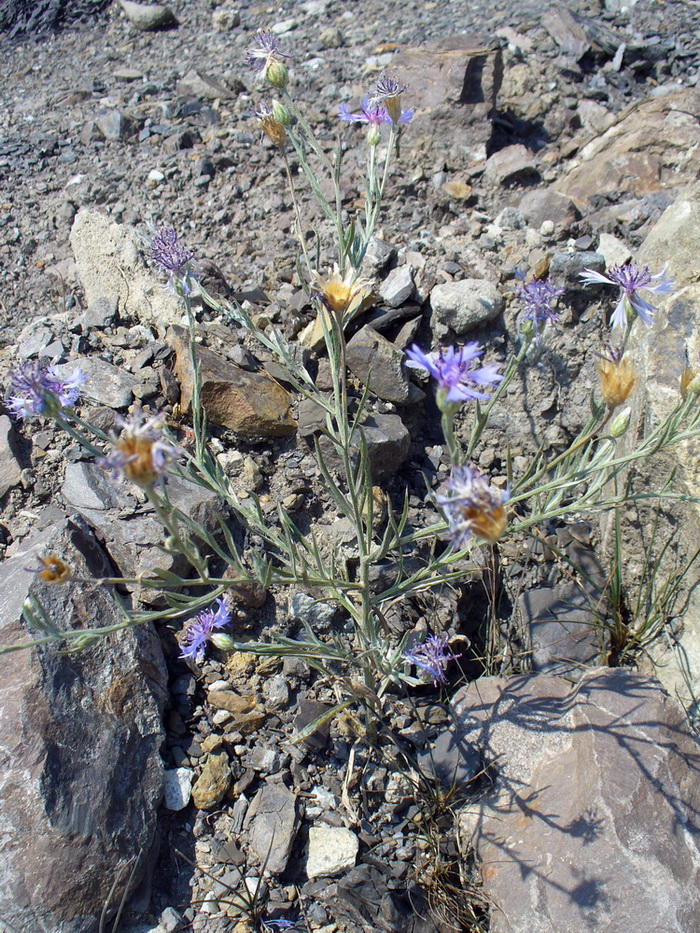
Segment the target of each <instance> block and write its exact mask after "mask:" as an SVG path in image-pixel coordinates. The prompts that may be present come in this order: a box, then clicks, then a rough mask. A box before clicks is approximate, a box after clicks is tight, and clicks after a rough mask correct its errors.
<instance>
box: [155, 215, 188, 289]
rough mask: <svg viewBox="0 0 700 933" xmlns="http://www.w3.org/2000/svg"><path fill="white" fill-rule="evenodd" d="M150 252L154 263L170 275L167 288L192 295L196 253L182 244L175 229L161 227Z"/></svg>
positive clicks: (156, 233) (157, 231) (156, 232)
mask: <svg viewBox="0 0 700 933" xmlns="http://www.w3.org/2000/svg"><path fill="white" fill-rule="evenodd" d="M150 250H151V259H152V260H153V262H155V263H156V265H157V266H160V268H161V269H162V270H163V271H164V272H167V274H168V283H167V286H166V287H167V288H172V289H174V290H175V291H176V292H178V293H179V294H180V293H181V294H184V295H189V294H191V292H192V281H193V280H194V281H196V279H197V273H198V269H197V264H196V263H195V262H194V261H193V257H194V253H193V252H192V251H191V250H189V249H186V248H185V247H184V246H183V245H182V244H181V243H180V240H179V237H178V234H177V231H176V230H175V229H174V228H173V227H159V228H158V229H157V230H156V231H155V232H154V233H153V236H152V237H151V242H150Z"/></svg>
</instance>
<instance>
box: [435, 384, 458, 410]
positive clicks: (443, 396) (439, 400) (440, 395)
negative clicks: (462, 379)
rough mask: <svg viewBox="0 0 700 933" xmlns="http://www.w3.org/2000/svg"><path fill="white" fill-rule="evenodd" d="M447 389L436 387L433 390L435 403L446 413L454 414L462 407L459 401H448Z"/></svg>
mask: <svg viewBox="0 0 700 933" xmlns="http://www.w3.org/2000/svg"><path fill="white" fill-rule="evenodd" d="M448 392H449V389H438V390H437V391H436V392H435V404H436V405H437V407H438V408H439V409H440V411H442V412H444V413H445V414H446V415H456V414H457V412H458V411H459V410H460V408H461V407H462V405H461V402H450V401H448V399H447V393H448Z"/></svg>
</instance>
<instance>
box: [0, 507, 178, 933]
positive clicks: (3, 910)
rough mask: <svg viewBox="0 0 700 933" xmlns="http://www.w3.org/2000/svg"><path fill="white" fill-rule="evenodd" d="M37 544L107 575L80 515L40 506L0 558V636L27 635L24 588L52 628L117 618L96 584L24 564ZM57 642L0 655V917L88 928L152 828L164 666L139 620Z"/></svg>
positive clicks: (34, 555)
mask: <svg viewBox="0 0 700 933" xmlns="http://www.w3.org/2000/svg"><path fill="white" fill-rule="evenodd" d="M51 551H55V552H57V553H59V554H60V555H61V557H62V558H63V559H64V560H65V561H66V562H67V563H68V564H69V565H70V567H71V568H72V570H73V571H74V573H75V575H76V576H80V577H100V576H105V575H111V567H110V563H109V561H108V559H107V558H106V556H105V554H104V552H103V551H102V549H101V548H100V545H99V544H98V542H97V541H96V540H95V538H94V536H93V535H92V533H91V532H90V531H89V529H88V528H87V526H85V525H84V523H82V522H81V521H80V519H77V518H76V519H68V518H66V516H65V515H63V514H62V513H61V512H60V511H59V510H58V509H48V510H46V512H45V513H43V514H42V515H41V516H40V520H39V524H38V527H37V530H36V531H35V532H34V533H33V534H32V535H31V536H30V537H29V538H27V539H26V540H25V541H23V542H21V545H20V547H19V548H17V549H16V551H15V553H14V554H13V555H12V556H11V557H10V558H8V559H7V560H6V561H5V562H4V563H3V564H2V565H1V566H0V644H2V645H7V644H18V643H22V642H26V641H30V640H33V639H35V638H37V637H40V636H41V634H42V633H41V632H40V631H38V630H37V629H31V628H30V627H29V626H28V625H27V623H26V622H25V621H24V620H23V619H22V605H23V602H24V600H25V598H26V597H27V596H28V595H29V594H31V595H32V596H33V597H36V598H38V599H39V600H40V601H41V603H42V605H43V606H44V608H45V610H46V612H47V614H48V617H49V618H50V619H51V620H52V621H53V623H54V624H55V625H56V626H57V627H58V628H59V629H60V630H62V631H71V630H81V629H82V630H86V629H91V628H95V627H98V626H99V627H101V626H107V625H111V624H116V623H118V622H120V621H122V616H121V615H120V614H118V613H117V611H116V608H115V605H114V603H113V601H112V599H111V597H110V596H109V593H108V590H107V588H105V587H99V586H86V585H85V584H84V583H82V582H76V583H70V582H69V583H65V584H60V585H59V584H54V585H48V584H45V583H42V582H41V581H40V580H39V578H38V577H36V576H35V575H34V574H32V573H28V572H27V568H28V567H34V566H38V556H39V555H42V556H45V555H46V554H48V553H49V552H51ZM63 647H65V645H61V644H60V643H59V644H58V645H45V646H44V647H42V648H39V649H34V650H31V651H29V650H25V651H18V652H15V653H12V654H5V655H0V677H1V678H2V684H3V687H2V700H1V701H0V736H1V738H0V917H2V920H3V921H6V922H7V924H8V925H11V927H12V928H13V929H16V930H28V931H29V930H31V931H35V930H51V931H52V933H54V931H55V933H95V930H96V928H97V918H99V916H100V914H101V912H102V909H103V907H104V905H105V904H106V903H107V902H109V903H111V904H112V905H114V904H118V903H119V900H120V898H121V896H122V894H123V893H124V888H125V886H126V885H127V884H129V886H130V889H133V887H134V886H135V885H136V884H138V882H139V880H140V877H141V874H142V871H141V870H137V871H136V873H135V874H134V876H133V878H131V877H130V870H131V868H132V867H133V866H134V865H135V864H138V860H139V859H140V858H142V856H143V854H144V853H147V852H148V851H149V849H150V846H151V843H152V841H153V838H154V833H155V830H156V822H157V807H158V803H159V801H160V797H161V794H162V788H163V765H162V761H161V758H160V746H161V743H162V741H163V738H164V735H163V729H162V725H161V713H162V709H163V706H164V702H165V695H166V686H165V685H166V681H167V672H166V670H165V664H164V661H163V656H162V652H161V648H160V643H159V641H158V638H157V636H156V635H155V633H154V632H153V630H152V628H151V627H150V626H144V625H140V626H136V627H135V628H132V629H126V630H123V631H118V632H113V633H112V634H111V635H108V636H106V637H103V638H100V639H98V640H97V641H95V642H94V643H93V644H92V645H90V646H89V647H88V648H87V649H85V650H83V651H81V652H78V653H66V652H64V651H62V650H61V649H62V648H63ZM115 881H116V882H117V884H116V888H115V890H114V891H113V892H111V891H110V889H111V888H112V884H113V883H114V882H115ZM127 894H128V892H127ZM110 897H112V900H110Z"/></svg>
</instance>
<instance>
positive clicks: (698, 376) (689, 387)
mask: <svg viewBox="0 0 700 933" xmlns="http://www.w3.org/2000/svg"><path fill="white" fill-rule="evenodd" d="M680 390H681V398H682V399H683V401H685V400H686V399H687V398H688V396H689V395H691V394H693V393H694V394H695V395H697V394H698V392H700V373H698V372H697V371H696V370H694V369H691V368H690V366H686V367H685V369H684V370H683V373H682V374H681V385H680Z"/></svg>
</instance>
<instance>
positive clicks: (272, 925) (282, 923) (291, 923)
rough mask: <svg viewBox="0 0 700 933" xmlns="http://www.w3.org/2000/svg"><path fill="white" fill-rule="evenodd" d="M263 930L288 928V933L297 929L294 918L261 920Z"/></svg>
mask: <svg viewBox="0 0 700 933" xmlns="http://www.w3.org/2000/svg"><path fill="white" fill-rule="evenodd" d="M261 922H262V925H263V929H265V930H289V931H290V933H296V931H299V929H300V928H299V926H298V925H297V921H296V920H263V921H261Z"/></svg>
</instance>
